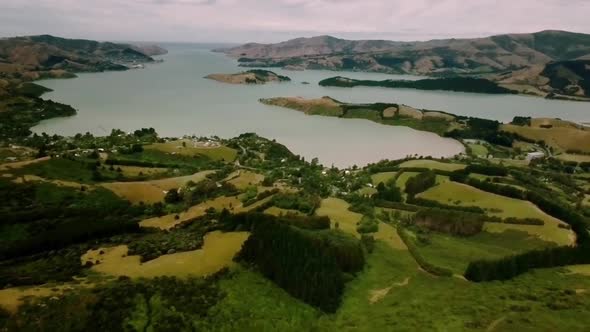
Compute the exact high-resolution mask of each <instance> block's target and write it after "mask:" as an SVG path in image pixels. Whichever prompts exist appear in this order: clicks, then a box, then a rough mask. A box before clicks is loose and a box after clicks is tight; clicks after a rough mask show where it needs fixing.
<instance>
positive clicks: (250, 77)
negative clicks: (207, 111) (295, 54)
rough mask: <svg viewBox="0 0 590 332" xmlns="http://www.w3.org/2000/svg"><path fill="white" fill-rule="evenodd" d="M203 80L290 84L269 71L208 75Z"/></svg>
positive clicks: (258, 70)
mask: <svg viewBox="0 0 590 332" xmlns="http://www.w3.org/2000/svg"><path fill="white" fill-rule="evenodd" d="M205 78H208V79H211V80H215V81H218V82H222V83H229V84H266V83H268V82H290V81H291V79H290V78H289V77H287V76H282V75H278V74H277V73H274V72H272V71H269V70H261V69H253V70H248V71H244V72H241V73H237V74H210V75H207V76H205Z"/></svg>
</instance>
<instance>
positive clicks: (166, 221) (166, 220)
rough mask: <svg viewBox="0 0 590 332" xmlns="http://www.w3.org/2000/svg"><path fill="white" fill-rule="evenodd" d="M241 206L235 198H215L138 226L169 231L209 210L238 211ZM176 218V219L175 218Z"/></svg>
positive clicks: (143, 222)
mask: <svg viewBox="0 0 590 332" xmlns="http://www.w3.org/2000/svg"><path fill="white" fill-rule="evenodd" d="M241 206H242V202H241V201H240V200H239V199H238V198H237V197H235V196H232V197H225V196H222V197H217V198H215V199H212V200H208V201H206V202H203V203H201V204H198V205H195V206H192V207H190V208H189V209H188V210H187V211H184V212H180V213H173V214H168V215H165V216H162V217H155V218H150V219H146V220H142V221H141V222H140V223H139V225H140V226H141V227H153V228H160V229H163V230H167V229H171V228H173V227H174V226H176V225H178V224H181V223H183V222H185V221H187V220H191V219H195V218H198V217H201V216H203V215H205V211H207V209H209V208H214V209H215V210H222V209H223V208H227V209H230V210H233V211H234V212H236V211H235V209H239V208H240V207H241ZM177 217H178V218H177Z"/></svg>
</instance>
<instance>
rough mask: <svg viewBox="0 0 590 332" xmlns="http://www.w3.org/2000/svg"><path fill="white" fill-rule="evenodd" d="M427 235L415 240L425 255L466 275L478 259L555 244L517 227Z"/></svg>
mask: <svg viewBox="0 0 590 332" xmlns="http://www.w3.org/2000/svg"><path fill="white" fill-rule="evenodd" d="M427 238H428V243H420V242H419V241H416V240H414V241H415V242H416V249H417V250H418V252H420V254H421V255H422V257H424V259H426V261H428V262H429V263H431V264H434V265H437V266H440V267H445V268H448V269H451V270H452V271H453V272H454V273H455V274H459V275H463V273H464V272H465V269H467V265H468V264H469V263H470V262H472V261H475V260H480V259H499V258H502V257H505V256H509V255H513V254H517V253H522V252H525V251H529V250H533V249H542V248H546V247H549V246H554V245H555V244H554V243H553V242H545V241H543V240H540V239H539V238H537V237H534V236H530V235H529V234H528V233H526V232H522V231H516V230H506V231H504V232H502V233H490V232H482V233H479V234H476V235H474V236H470V237H458V236H451V235H448V234H442V233H436V232H432V233H430V234H428V235H427Z"/></svg>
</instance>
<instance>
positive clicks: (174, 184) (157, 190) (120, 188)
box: [101, 171, 214, 204]
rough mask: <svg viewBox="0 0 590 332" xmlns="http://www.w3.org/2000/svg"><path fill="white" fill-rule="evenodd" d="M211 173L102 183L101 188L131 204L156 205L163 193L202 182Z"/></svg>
mask: <svg viewBox="0 0 590 332" xmlns="http://www.w3.org/2000/svg"><path fill="white" fill-rule="evenodd" d="M213 172H214V171H203V172H199V173H195V174H193V175H187V176H180V177H175V178H167V179H160V180H151V181H140V182H112V183H103V184H101V186H102V187H104V188H107V189H109V190H111V191H112V192H114V193H115V194H117V195H118V196H120V197H122V198H124V199H126V200H128V201H130V202H131V203H135V204H137V203H140V202H144V203H157V202H162V201H163V200H164V196H165V195H166V194H165V191H168V190H170V189H174V188H180V187H182V186H183V185H184V184H186V183H187V182H189V181H193V182H199V181H202V180H204V179H205V178H206V177H207V175H209V174H211V173H213Z"/></svg>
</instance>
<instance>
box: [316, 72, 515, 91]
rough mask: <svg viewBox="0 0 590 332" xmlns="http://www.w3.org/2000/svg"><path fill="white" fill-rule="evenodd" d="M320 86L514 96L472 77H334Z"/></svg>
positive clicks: (497, 86)
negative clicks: (381, 79) (387, 78)
mask: <svg viewBox="0 0 590 332" xmlns="http://www.w3.org/2000/svg"><path fill="white" fill-rule="evenodd" d="M319 85H320V86H334V87H343V88H352V87H355V86H377V87H384V88H408V89H418V90H444V91H456V92H472V93H490V94H515V93H518V92H517V91H513V90H510V89H507V88H505V87H502V86H500V85H498V84H497V83H495V82H492V81H490V80H488V79H485V78H473V77H449V78H429V79H423V80H417V81H410V80H383V81H373V80H355V79H351V78H347V77H342V76H336V77H331V78H327V79H325V80H323V81H320V83H319Z"/></svg>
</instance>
